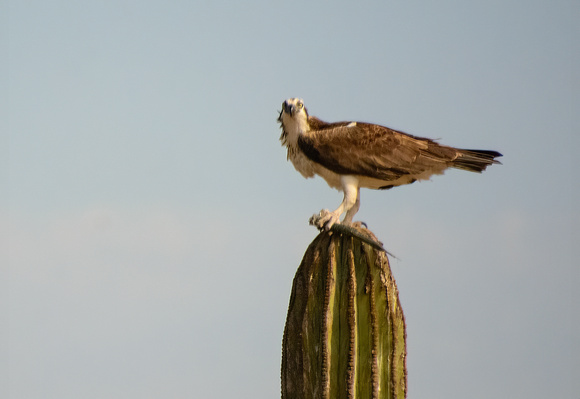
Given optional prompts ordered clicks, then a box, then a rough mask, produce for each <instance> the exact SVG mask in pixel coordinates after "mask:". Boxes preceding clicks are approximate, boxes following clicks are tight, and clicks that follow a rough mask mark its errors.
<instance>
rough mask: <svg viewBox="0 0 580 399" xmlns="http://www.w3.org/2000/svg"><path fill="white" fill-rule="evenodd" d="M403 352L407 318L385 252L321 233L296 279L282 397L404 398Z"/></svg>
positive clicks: (286, 331)
mask: <svg viewBox="0 0 580 399" xmlns="http://www.w3.org/2000/svg"><path fill="white" fill-rule="evenodd" d="M361 230H362V229H361ZM364 231H365V232H366V233H367V234H369V233H370V232H369V231H368V230H364ZM370 234H372V233H370ZM373 237H374V236H373ZM405 357H406V345H405V320H404V316H403V311H402V309H401V306H400V304H399V298H398V290H397V287H396V284H395V280H394V279H393V277H392V275H391V270H390V267H389V262H388V259H387V256H386V255H385V253H384V252H382V251H379V250H377V249H375V248H373V247H371V246H370V245H368V244H365V243H363V242H361V240H360V239H358V238H354V237H350V236H347V235H339V234H332V235H331V234H329V233H327V232H323V233H320V234H319V235H318V237H316V238H315V239H314V241H313V242H312V243H311V244H310V246H309V247H308V249H307V250H306V253H305V255H304V258H303V260H302V263H301V264H300V267H299V268H298V271H297V272H296V276H295V277H294V283H293V285H292V294H291V297H290V305H289V309H288V316H287V318H286V327H285V329H284V338H283V344H282V399H295V398H296V399H298V398H300V399H307V398H308V399H310V398H312V399H315V398H316V399H347V398H357V399H358V398H361V399H362V398H365V399H366V398H369V399H383V398H385V399H386V398H399V399H402V398H405V397H406V382H407V375H406V365H405Z"/></svg>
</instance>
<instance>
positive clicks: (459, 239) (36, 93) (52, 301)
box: [0, 0, 580, 399]
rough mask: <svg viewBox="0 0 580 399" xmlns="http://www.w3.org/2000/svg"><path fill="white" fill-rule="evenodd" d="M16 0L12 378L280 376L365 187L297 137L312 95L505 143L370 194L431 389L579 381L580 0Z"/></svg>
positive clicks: (337, 107) (327, 114)
mask: <svg viewBox="0 0 580 399" xmlns="http://www.w3.org/2000/svg"><path fill="white" fill-rule="evenodd" d="M1 10H2V13H3V14H4V15H3V17H2V24H3V25H4V26H5V27H4V29H2V31H1V33H2V45H3V46H4V48H5V50H4V51H3V52H2V54H4V58H3V60H4V62H2V63H1V64H2V66H1V67H0V68H2V69H1V72H2V76H3V78H2V81H1V82H0V85H1V86H0V87H1V88H3V89H2V94H3V95H2V104H7V106H5V107H3V108H4V111H2V114H1V115H2V119H4V120H3V121H2V125H1V126H2V128H4V127H6V126H7V127H8V138H7V139H6V138H5V137H6V136H5V135H4V134H3V136H4V137H3V139H2V145H3V146H4V147H6V143H7V144H8V151H6V150H3V151H2V154H3V155H2V156H3V157H4V158H3V159H4V160H3V162H2V165H4V166H5V165H6V164H7V162H6V155H8V166H9V168H8V172H7V173H6V169H4V168H3V171H2V176H3V177H6V176H7V179H4V180H7V186H8V193H9V195H8V197H6V195H4V196H2V197H1V199H0V201H1V202H0V204H1V205H2V208H1V212H2V218H3V220H5V221H6V223H4V225H5V226H8V229H6V228H4V229H1V230H0V232H1V233H2V235H3V241H4V242H7V241H8V243H9V245H8V250H7V249H6V245H2V246H1V247H0V249H1V250H2V251H3V252H4V253H5V258H8V259H9V268H8V269H6V268H4V271H3V275H4V276H6V275H7V277H8V280H6V278H3V279H2V280H4V283H3V285H2V286H0V288H2V290H3V291H4V292H8V293H9V302H8V307H6V306H4V308H3V309H4V310H5V315H6V316H3V317H2V320H4V321H8V323H2V325H3V327H2V335H1V338H2V339H1V341H0V342H1V343H2V344H1V347H0V350H1V352H0V353H3V354H6V353H7V354H8V357H7V356H0V358H2V359H3V364H2V363H0V364H2V365H1V367H2V368H0V371H1V372H2V373H1V374H2V375H3V376H4V377H2V379H0V383H1V384H2V386H0V389H1V390H2V391H0V394H1V393H8V394H9V395H10V396H9V397H10V398H11V399H20V398H27V399H28V398H39V399H40V398H42V399H47V398H58V399H67V398H75V399H76V398H79V397H82V398H102V397H106V398H123V399H128V398H139V399H143V398H183V397H195V398H226V397H239V398H272V397H277V396H279V390H280V380H279V374H280V349H281V339H282V331H283V327H284V321H285V317H286V310H287V305H288V299H289V295H290V289H291V283H292V278H293V276H294V273H295V271H296V268H297V267H298V265H299V263H300V260H301V258H302V255H303V253H304V251H305V249H306V247H307V245H308V244H309V243H310V242H311V241H312V239H313V238H314V237H315V235H316V230H315V229H314V228H312V227H310V226H308V224H307V220H308V218H309V217H310V215H311V214H313V213H315V212H317V211H319V210H320V209H321V208H331V209H333V208H334V207H336V206H337V205H338V204H339V202H340V201H341V199H342V195H341V194H340V193H338V192H336V191H334V190H332V189H330V188H329V187H328V186H327V185H326V183H325V182H324V181H323V180H321V179H319V178H317V179H314V180H304V179H303V178H302V177H301V176H300V175H299V173H298V172H296V171H295V170H294V168H293V167H292V165H291V164H290V163H288V162H286V154H285V152H284V149H283V148H282V147H280V144H279V142H278V137H279V134H280V132H279V128H278V124H277V123H276V117H277V112H278V111H279V109H280V104H281V103H282V101H283V100H284V99H286V98H288V97H302V98H304V100H305V102H306V106H307V107H308V109H309V111H310V113H311V114H313V115H316V116H318V117H320V118H322V119H325V120H329V121H334V120H359V121H368V122H375V123H380V124H383V125H387V126H390V127H393V128H397V129H401V130H404V131H407V132H409V133H412V134H416V135H420V136H427V137H431V138H440V139H441V142H442V143H444V144H449V145H453V146H457V147H463V148H481V149H493V150H497V151H500V152H502V153H503V154H504V158H502V162H503V165H501V166H494V167H491V168H490V169H488V171H486V172H485V173H484V174H482V175H477V174H471V173H467V172H462V171H449V172H448V173H446V175H445V176H438V177H435V178H433V180H432V181H431V182H423V183H416V184H413V185H411V186H407V187H402V188H398V189H394V190H390V191H387V192H384V191H381V192H373V191H369V190H363V191H362V193H361V194H362V205H361V211H360V212H359V214H358V218H359V219H360V220H364V221H365V222H367V224H368V225H369V227H370V228H371V230H373V231H374V232H375V233H376V234H377V235H378V237H379V238H380V239H381V240H382V241H383V242H384V243H385V245H386V247H387V248H388V249H389V250H390V251H391V252H393V253H395V254H396V255H397V256H398V257H399V258H400V259H401V260H400V261H393V262H392V265H391V266H392V269H393V273H394V275H395V278H396V280H397V283H398V286H399V290H400V299H401V302H402V305H403V309H404V311H405V315H406V319H407V322H408V326H407V334H408V359H407V362H408V371H409V397H410V398H458V399H459V398H461V399H463V398H489V397H494V398H510V399H511V398H526V399H528V398H546V397H557V398H575V397H577V395H578V392H580V380H579V379H578V375H580V345H579V344H578V337H579V336H580V320H579V315H580V294H579V293H578V289H577V287H578V285H579V284H580V272H579V267H578V256H579V255H580V249H579V244H580V229H579V226H580V211H579V208H578V203H579V202H580V185H579V183H578V178H577V176H576V173H575V172H576V171H575V168H577V162H575V161H576V158H577V156H576V151H577V150H578V148H579V147H580V139H579V135H578V132H579V130H580V116H579V113H578V109H579V106H580V101H579V95H578V93H579V91H580V53H579V50H578V39H579V37H580V36H579V35H580V28H579V24H578V20H579V16H580V4H579V3H578V2H575V1H547V0H542V1H533V0H532V1H526V2H523V1H511V0H508V1H505V0H504V1H488V2H462V1H439V2H427V1H383V2H367V3H364V4H355V3H353V2H337V1H334V2H330V1H314V2H303V1H295V2H277V3H274V2H270V1H249V2H233V1H214V2H192V1H171V0H170V1H150V0H140V1H127V0H121V1H119V0H115V1H100V2H88V1H64V0H54V1H50V2H46V1H38V0H31V1H8V2H7V3H4V4H3V5H2V7H1ZM6 26H7V28H6ZM6 56H8V63H6ZM6 65H8V68H7V67H6ZM6 87H7V90H6ZM6 94H8V95H6ZM6 110H7V112H5V111H6ZM6 120H8V122H6ZM6 254H7V255H6ZM6 270H7V273H6ZM6 281H8V284H6ZM6 290H8V291H6ZM3 298H4V299H3V302H4V303H6V300H5V299H6V295H5V294H4V295H3ZM6 326H8V328H6ZM6 358H8V359H9V361H8V363H7V362H6V360H5V359H6Z"/></svg>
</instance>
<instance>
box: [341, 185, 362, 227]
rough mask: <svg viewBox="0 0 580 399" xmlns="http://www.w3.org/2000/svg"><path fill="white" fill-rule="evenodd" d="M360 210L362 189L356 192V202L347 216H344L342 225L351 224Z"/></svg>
mask: <svg viewBox="0 0 580 399" xmlns="http://www.w3.org/2000/svg"><path fill="white" fill-rule="evenodd" d="M359 208H360V187H359V188H358V189H357V190H356V202H355V203H354V205H353V206H352V208H350V209H349V210H348V211H347V212H346V215H344V219H343V220H342V224H351V223H352V218H353V217H354V215H356V213H357V212H358V210H359Z"/></svg>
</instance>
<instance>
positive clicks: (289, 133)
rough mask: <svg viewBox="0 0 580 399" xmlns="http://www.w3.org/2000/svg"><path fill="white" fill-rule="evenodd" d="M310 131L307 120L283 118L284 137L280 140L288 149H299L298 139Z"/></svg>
mask: <svg viewBox="0 0 580 399" xmlns="http://www.w3.org/2000/svg"><path fill="white" fill-rule="evenodd" d="M309 130H310V125H309V124H308V120H307V119H295V118H290V117H283V118H282V136H280V140H281V141H282V144H284V145H285V146H286V147H288V148H290V147H293V148H295V147H297V146H298V137H299V136H300V135H301V134H304V133H306V132H308V131H309Z"/></svg>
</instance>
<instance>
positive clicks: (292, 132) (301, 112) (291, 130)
mask: <svg viewBox="0 0 580 399" xmlns="http://www.w3.org/2000/svg"><path fill="white" fill-rule="evenodd" d="M278 122H280V126H281V127H282V136H281V137H280V139H281V140H282V142H283V143H284V142H285V141H286V139H287V138H288V136H292V137H296V136H297V135H298V134H300V133H304V132H306V131H308V111H307V110H306V107H305V106H304V101H303V100H302V99H301V98H289V99H288V100H286V101H284V102H283V103H282V110H280V116H279V117H278Z"/></svg>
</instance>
